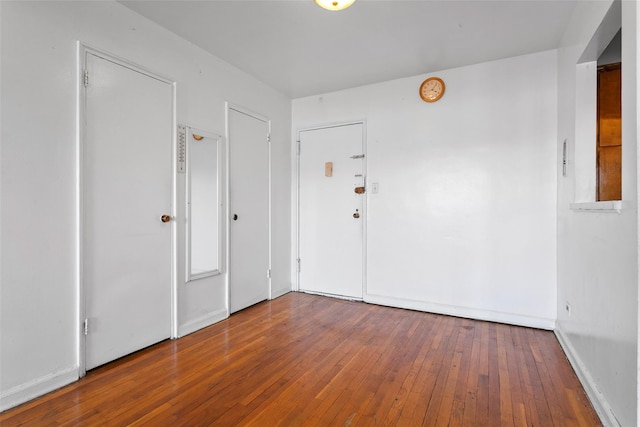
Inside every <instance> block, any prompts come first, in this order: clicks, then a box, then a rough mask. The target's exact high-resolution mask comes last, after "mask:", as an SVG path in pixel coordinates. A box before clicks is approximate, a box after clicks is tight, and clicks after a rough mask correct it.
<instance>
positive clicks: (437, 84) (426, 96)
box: [420, 77, 444, 102]
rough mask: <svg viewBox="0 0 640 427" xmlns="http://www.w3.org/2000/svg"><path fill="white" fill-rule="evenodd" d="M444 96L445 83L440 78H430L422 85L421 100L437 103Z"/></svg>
mask: <svg viewBox="0 0 640 427" xmlns="http://www.w3.org/2000/svg"><path fill="white" fill-rule="evenodd" d="M442 95H444V82H443V81H442V79H440V78H438V77H429V78H428V79H427V80H425V81H423V82H422V84H421V85H420V98H422V100H423V101H426V102H436V101H437V100H438V99H440V98H442Z"/></svg>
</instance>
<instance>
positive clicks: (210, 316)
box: [178, 308, 229, 338]
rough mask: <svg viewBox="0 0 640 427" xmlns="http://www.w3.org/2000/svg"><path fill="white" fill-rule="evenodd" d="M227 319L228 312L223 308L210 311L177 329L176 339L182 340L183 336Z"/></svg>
mask: <svg viewBox="0 0 640 427" xmlns="http://www.w3.org/2000/svg"><path fill="white" fill-rule="evenodd" d="M228 317H229V311H228V310H227V309H225V308H223V309H220V310H216V311H212V312H211V313H207V314H205V315H204V316H200V317H198V318H196V319H193V320H191V321H189V322H187V323H185V324H184V325H180V326H179V327H178V338H182V337H184V336H185V335H189V334H191V333H193V332H196V331H198V330H200V329H202V328H206V327H207V326H211V325H213V324H215V323H218V322H220V321H222V320H224V319H226V318H228Z"/></svg>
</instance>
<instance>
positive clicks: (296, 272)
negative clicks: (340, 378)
mask: <svg viewBox="0 0 640 427" xmlns="http://www.w3.org/2000/svg"><path fill="white" fill-rule="evenodd" d="M358 124H359V125H361V126H362V154H364V159H362V160H363V162H362V174H363V183H364V187H365V189H366V190H365V193H364V199H363V201H362V301H366V298H367V218H368V211H369V196H368V194H369V192H368V187H369V175H368V173H367V157H368V154H367V120H366V119H360V120H351V121H344V122H332V123H327V124H322V125H315V126H309V127H303V128H300V129H298V130H297V131H296V139H295V141H294V147H293V153H294V155H295V157H296V169H295V175H294V181H295V182H294V185H295V191H294V192H293V194H294V201H293V206H294V207H295V215H294V220H293V222H294V224H293V227H294V229H295V241H294V242H293V244H294V251H293V253H295V259H294V260H293V262H292V270H293V277H295V284H294V287H295V289H294V290H295V291H296V292H299V291H300V269H301V265H300V137H301V133H302V132H309V131H314V130H322V129H330V128H336V127H343V126H352V125H358ZM332 296H333V297H335V298H339V296H336V295H332ZM344 299H349V300H351V299H353V298H349V297H345V298H344Z"/></svg>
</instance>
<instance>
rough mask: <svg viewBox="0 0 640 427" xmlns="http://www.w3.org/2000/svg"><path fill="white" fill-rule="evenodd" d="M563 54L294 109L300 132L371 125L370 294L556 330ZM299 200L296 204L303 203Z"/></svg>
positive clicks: (301, 103)
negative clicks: (438, 94) (429, 90)
mask: <svg viewBox="0 0 640 427" xmlns="http://www.w3.org/2000/svg"><path fill="white" fill-rule="evenodd" d="M556 68H557V64H556V51H549V52H543V53H539V54H533V55H527V56H521V57H516V58H511V59H505V60H501V61H495V62H490V63H484V64H479V65H474V66H469V67H463V68H457V69H451V70H446V71H442V72H439V73H437V75H438V76H439V77H441V78H442V79H443V80H444V81H445V83H446V85H447V86H446V92H445V95H444V97H443V98H442V99H441V100H440V101H438V102H436V103H434V104H427V103H425V102H423V101H421V100H420V98H419V96H418V87H419V86H420V83H421V82H422V81H423V80H424V79H425V78H426V77H427V75H422V76H415V77H410V78H404V79H400V80H394V81H389V82H385V83H381V84H376V85H370V86H364V87H359V88H354V89H349V90H344V91H339V92H334V93H327V94H324V95H322V96H314V97H308V98H302V99H296V100H294V102H293V126H294V129H301V128H305V127H309V126H312V125H319V124H325V123H331V122H340V121H346V120H353V119H362V118H366V121H367V144H368V148H367V177H368V182H369V183H371V182H377V183H379V193H378V194H371V192H367V203H368V214H367V270H366V271H367V288H366V295H365V300H367V301H370V302H376V303H380V304H387V305H392V306H399V307H407V308H414V309H421V310H427V311H433V312H439V313H447V314H453V315H460V316H468V317H473V318H478V319H489V320H495V321H502V322H507V323H514V324H521V325H528V326H536V327H542V328H548V329H552V328H553V326H554V321H555V316H556V246H555V238H556V223H555V213H556V152H555V148H556V131H557V128H556V126H557V123H556V114H557V111H556V93H557V87H556ZM294 203H295V202H294Z"/></svg>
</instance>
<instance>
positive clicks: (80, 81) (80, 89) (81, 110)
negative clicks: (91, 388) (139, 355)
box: [75, 41, 178, 378]
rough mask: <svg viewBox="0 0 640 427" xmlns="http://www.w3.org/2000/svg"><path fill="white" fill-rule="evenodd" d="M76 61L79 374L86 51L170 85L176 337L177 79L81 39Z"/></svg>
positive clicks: (80, 357) (82, 355)
mask: <svg viewBox="0 0 640 427" xmlns="http://www.w3.org/2000/svg"><path fill="white" fill-rule="evenodd" d="M76 54H77V57H76V64H77V85H76V88H77V90H76V112H77V114H76V158H75V169H76V177H75V181H76V198H75V199H76V200H75V204H76V209H75V211H76V238H75V241H76V249H75V252H76V253H75V263H76V273H75V282H76V298H77V299H76V316H77V319H78V329H77V335H76V336H77V337H78V339H77V341H76V359H77V365H78V377H80V378H81V377H84V376H85V375H86V373H87V369H86V335H85V334H84V319H85V318H86V314H87V312H86V304H85V298H86V290H85V286H84V283H83V274H84V271H83V257H82V253H83V247H82V242H83V235H84V215H85V210H84V190H85V189H84V169H83V165H84V161H83V158H84V150H83V146H84V144H85V142H86V106H87V105H86V91H85V86H84V71H85V69H86V62H87V55H89V54H91V55H94V56H97V57H99V58H102V59H104V60H107V61H110V62H113V63H115V64H118V65H121V66H123V67H125V68H128V69H130V70H132V71H136V72H138V73H141V74H144V75H146V76H148V77H151V78H154V79H156V80H159V81H161V82H164V83H167V84H168V85H170V86H171V91H172V95H171V115H172V118H171V121H172V123H171V129H172V137H171V153H172V154H171V195H170V203H171V206H170V207H169V208H170V212H171V217H172V218H174V221H171V279H170V280H171V309H170V312H171V331H170V338H171V339H175V338H177V337H178V301H177V295H178V293H177V290H178V289H177V283H178V276H177V247H176V242H177V240H176V239H177V234H176V232H177V225H176V224H177V221H175V217H176V206H177V203H176V197H177V193H176V189H177V183H176V172H177V166H176V152H177V136H176V131H177V120H176V81H175V80H174V79H171V78H168V77H165V76H162V75H160V74H158V73H156V72H154V71H151V70H149V69H147V68H145V67H142V66H140V65H137V64H135V63H133V62H131V61H128V60H126V59H123V58H121V57H119V56H117V55H114V54H112V53H109V52H107V51H104V50H101V49H97V48H95V47H92V46H90V45H88V44H86V43H83V42H82V41H78V42H77V43H76Z"/></svg>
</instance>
